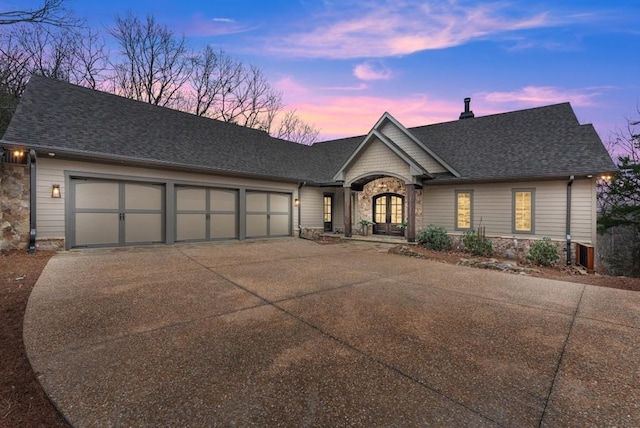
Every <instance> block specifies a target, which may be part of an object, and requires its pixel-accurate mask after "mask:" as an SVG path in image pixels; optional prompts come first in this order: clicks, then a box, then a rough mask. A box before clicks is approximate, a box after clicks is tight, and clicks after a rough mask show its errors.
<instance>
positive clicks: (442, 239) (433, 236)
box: [416, 224, 451, 251]
mask: <svg viewBox="0 0 640 428" xmlns="http://www.w3.org/2000/svg"><path fill="white" fill-rule="evenodd" d="M416 240H417V241H418V244H420V245H422V246H423V247H426V248H428V249H430V250H435V251H447V250H450V249H451V237H450V236H449V235H448V234H447V230H446V229H445V228H444V227H441V226H434V225H433V224H430V225H428V226H427V227H426V228H425V229H424V230H421V231H420V232H418V236H416Z"/></svg>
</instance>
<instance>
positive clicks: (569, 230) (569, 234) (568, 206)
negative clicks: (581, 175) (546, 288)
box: [566, 175, 574, 266]
mask: <svg viewBox="0 0 640 428" xmlns="http://www.w3.org/2000/svg"><path fill="white" fill-rule="evenodd" d="M573 180H574V176H573V175H572V176H570V177H569V181H568V182H567V248H566V251H567V266H571V185H572V184H573Z"/></svg>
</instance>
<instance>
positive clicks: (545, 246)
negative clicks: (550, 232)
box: [527, 236, 560, 266]
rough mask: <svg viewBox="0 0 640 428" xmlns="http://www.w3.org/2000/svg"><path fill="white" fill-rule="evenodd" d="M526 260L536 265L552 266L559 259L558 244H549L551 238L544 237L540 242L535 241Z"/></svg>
mask: <svg viewBox="0 0 640 428" xmlns="http://www.w3.org/2000/svg"><path fill="white" fill-rule="evenodd" d="M527 259H528V260H529V261H530V262H532V263H535V264H537V265H542V266H553V265H554V264H555V263H556V262H557V261H558V259H560V257H559V256H558V244H554V243H553V242H551V238H549V237H547V236H545V237H544V238H542V240H541V241H536V242H535V243H534V244H533V245H532V246H531V248H529V254H527Z"/></svg>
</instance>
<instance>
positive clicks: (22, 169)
mask: <svg viewBox="0 0 640 428" xmlns="http://www.w3.org/2000/svg"><path fill="white" fill-rule="evenodd" d="M0 208H1V209H0V233H1V235H0V250H2V251H7V250H16V249H26V248H27V247H28V245H29V212H30V208H29V166H28V165H14V164H7V163H3V164H0Z"/></svg>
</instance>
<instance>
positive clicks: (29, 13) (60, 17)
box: [0, 0, 78, 27]
mask: <svg viewBox="0 0 640 428" xmlns="http://www.w3.org/2000/svg"><path fill="white" fill-rule="evenodd" d="M63 4H64V0H44V3H43V4H42V7H40V8H37V9H26V10H8V11H5V12H0V25H11V24H18V23H31V24H43V25H50V26H54V27H77V26H78V20H77V19H76V18H75V17H74V16H73V14H71V13H70V12H69V11H67V10H66V9H65V8H64V5H63Z"/></svg>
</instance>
